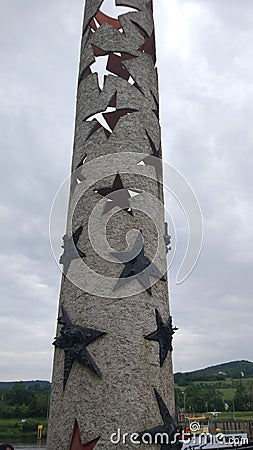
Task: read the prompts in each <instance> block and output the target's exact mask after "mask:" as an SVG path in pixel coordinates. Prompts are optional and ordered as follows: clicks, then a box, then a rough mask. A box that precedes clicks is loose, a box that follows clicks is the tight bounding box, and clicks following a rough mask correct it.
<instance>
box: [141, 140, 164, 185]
mask: <svg viewBox="0 0 253 450" xmlns="http://www.w3.org/2000/svg"><path fill="white" fill-rule="evenodd" d="M146 135H147V138H148V140H149V143H150V147H151V149H152V154H151V155H148V156H145V158H143V159H142V160H141V161H140V162H143V163H144V164H145V166H154V168H155V171H156V178H157V180H158V179H159V178H160V176H161V175H162V168H163V163H162V160H161V146H160V148H159V150H157V149H156V147H155V144H154V142H153V141H152V139H151V138H150V136H149V134H148V133H147V131H146Z"/></svg>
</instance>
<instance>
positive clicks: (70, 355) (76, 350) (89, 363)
mask: <svg viewBox="0 0 253 450" xmlns="http://www.w3.org/2000/svg"><path fill="white" fill-rule="evenodd" d="M61 310H62V316H61V317H59V318H58V323H59V324H61V325H62V329H61V332H60V336H58V337H56V338H55V341H54V342H53V345H55V347H58V348H60V349H62V350H64V353H65V358H64V380H63V389H65V386H66V383H67V381H68V378H69V375H70V371H71V369H72V366H73V363H74V361H78V362H79V363H80V364H81V365H83V366H84V367H87V368H88V369H90V370H91V372H93V373H94V374H95V375H97V376H99V377H100V376H101V372H100V370H99V368H98V367H97V365H96V363H95V361H94V360H93V358H92V356H91V355H90V353H89V352H88V350H87V349H86V347H87V345H89V344H90V343H91V342H93V341H95V340H96V339H97V338H99V337H101V336H104V335H105V334H106V333H105V332H103V331H99V330H94V329H92V328H85V327H81V326H79V325H73V323H72V322H71V320H70V318H69V316H68V314H67V311H66V310H65V308H64V307H63V306H62V307H61Z"/></svg>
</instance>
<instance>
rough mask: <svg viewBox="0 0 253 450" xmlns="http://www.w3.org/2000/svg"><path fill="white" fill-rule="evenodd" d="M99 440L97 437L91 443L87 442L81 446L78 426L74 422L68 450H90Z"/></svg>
mask: <svg viewBox="0 0 253 450" xmlns="http://www.w3.org/2000/svg"><path fill="white" fill-rule="evenodd" d="M99 439H100V437H98V438H97V439H94V440H93V441H91V442H88V444H86V445H83V444H82V442H81V436H80V431H79V426H78V423H77V420H76V421H75V428H74V433H73V437H72V442H71V447H70V450H85V449H86V450H92V449H93V448H94V447H95V446H96V444H97V443H98V441H99Z"/></svg>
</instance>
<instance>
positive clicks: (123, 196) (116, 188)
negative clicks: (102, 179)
mask: <svg viewBox="0 0 253 450" xmlns="http://www.w3.org/2000/svg"><path fill="white" fill-rule="evenodd" d="M95 192H97V193H98V194H99V195H102V196H103V197H106V199H107V202H106V205H105V207H104V211H103V215H104V214H106V213H108V212H109V211H111V210H112V209H113V208H115V206H118V207H119V208H120V209H123V210H124V211H126V212H127V213H128V214H130V215H131V216H133V211H132V208H131V206H130V204H129V200H130V198H131V197H132V196H133V195H134V194H135V193H136V194H139V193H140V191H137V190H135V189H126V188H124V186H123V183H122V180H121V177H120V175H119V174H117V175H116V177H115V179H114V182H113V185H112V187H111V188H103V189H98V190H97V191H95Z"/></svg>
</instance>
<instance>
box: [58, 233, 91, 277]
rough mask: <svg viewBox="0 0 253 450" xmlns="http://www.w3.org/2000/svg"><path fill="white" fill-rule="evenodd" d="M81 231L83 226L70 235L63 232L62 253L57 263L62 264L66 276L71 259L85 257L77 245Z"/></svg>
mask: <svg viewBox="0 0 253 450" xmlns="http://www.w3.org/2000/svg"><path fill="white" fill-rule="evenodd" d="M82 231H83V227H82V226H80V227H78V228H77V230H76V231H75V232H74V233H73V234H72V236H70V235H69V234H65V235H64V236H63V238H62V239H63V245H62V248H63V249H64V251H63V254H62V255H61V257H60V260H59V263H60V264H63V274H64V276H65V277H66V275H67V272H68V270H69V266H70V264H71V261H72V259H78V258H85V256H86V255H85V253H84V252H82V250H80V249H79V248H78V247H77V244H78V241H79V238H80V235H81V233H82Z"/></svg>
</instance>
